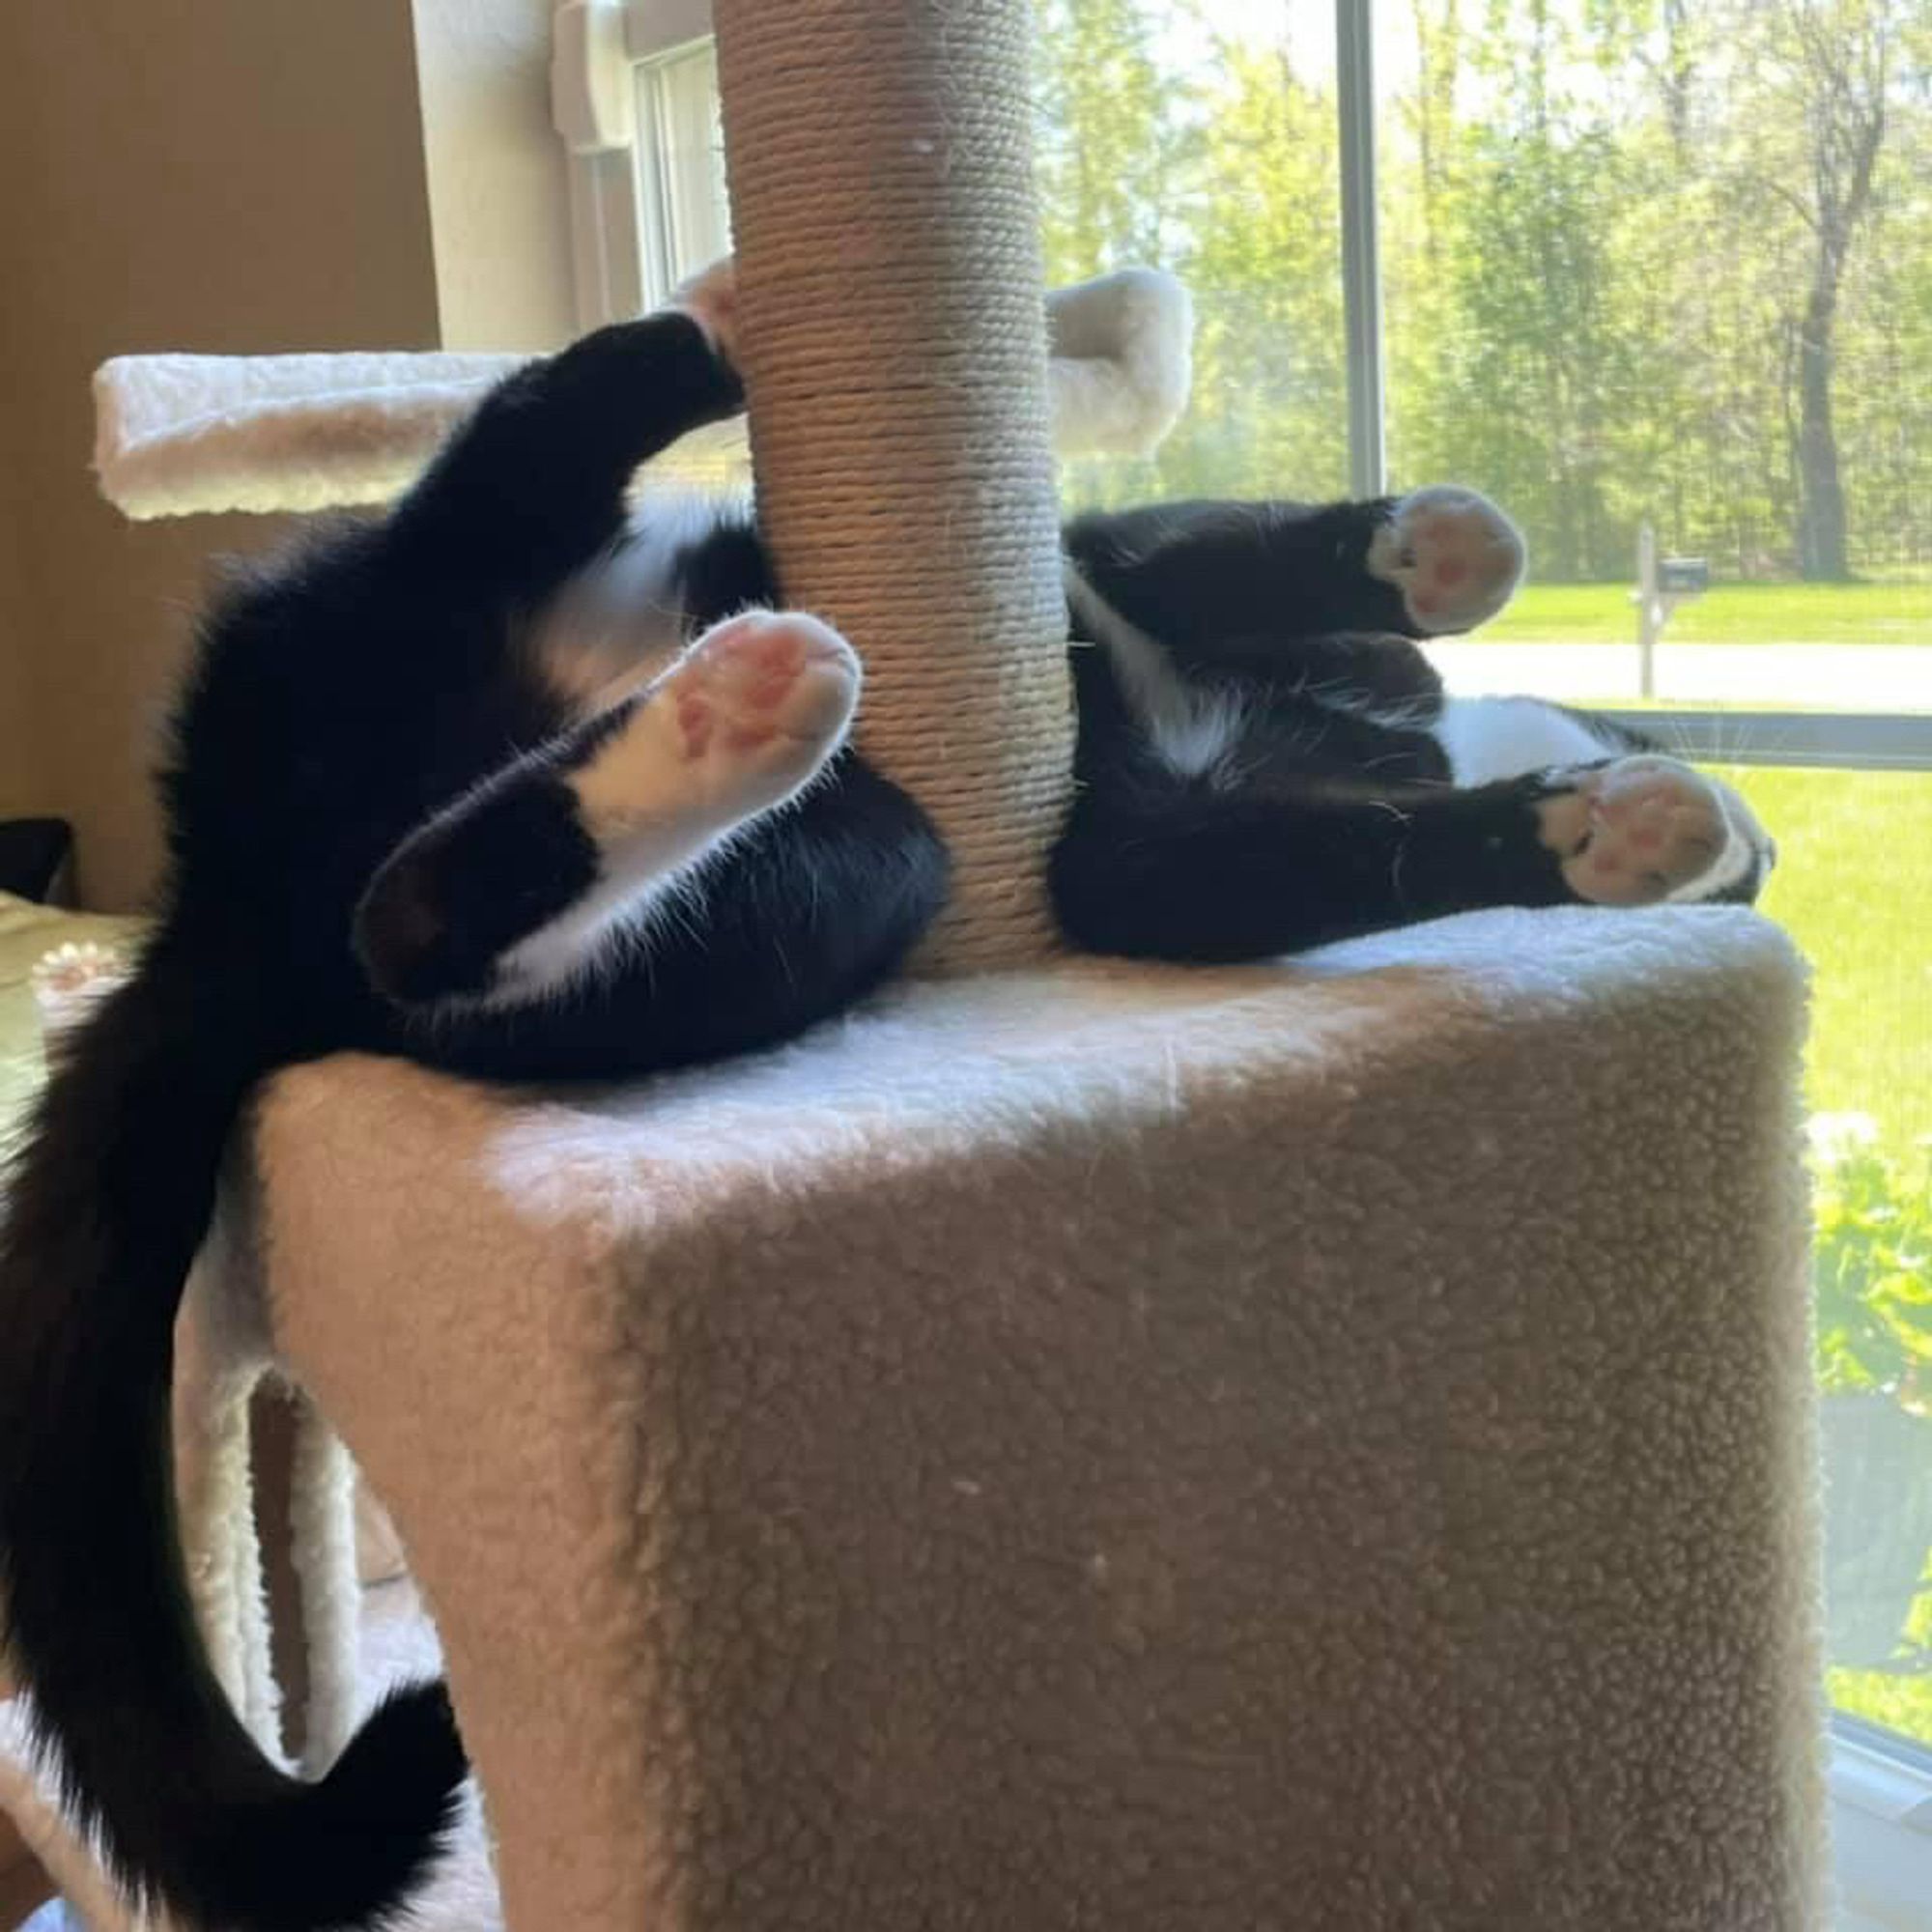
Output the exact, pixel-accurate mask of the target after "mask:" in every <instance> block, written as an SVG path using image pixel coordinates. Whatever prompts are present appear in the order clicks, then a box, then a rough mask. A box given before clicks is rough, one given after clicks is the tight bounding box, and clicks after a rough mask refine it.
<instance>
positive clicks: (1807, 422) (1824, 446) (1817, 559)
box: [1797, 256, 1851, 583]
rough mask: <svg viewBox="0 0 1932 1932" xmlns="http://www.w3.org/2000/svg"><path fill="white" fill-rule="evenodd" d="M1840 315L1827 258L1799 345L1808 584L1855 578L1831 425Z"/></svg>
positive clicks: (1803, 561)
mask: <svg viewBox="0 0 1932 1932" xmlns="http://www.w3.org/2000/svg"><path fill="white" fill-rule="evenodd" d="M1837 309H1838V291H1837V274H1836V271H1835V267H1834V265H1833V261H1832V260H1831V259H1830V258H1829V256H1828V258H1827V259H1826V260H1825V261H1822V262H1820V264H1819V265H1818V276H1817V279H1816V280H1815V281H1814V282H1813V283H1812V286H1811V295H1810V298H1809V299H1808V300H1807V301H1806V302H1805V304H1804V328H1803V330H1802V332H1801V334H1800V337H1799V343H1798V401H1799V415H1798V528H1797V538H1798V574H1799V576H1800V577H1802V578H1803V579H1804V581H1805V582H1807V583H1836V582H1844V580H1845V579H1847V578H1848V577H1850V575H1851V563H1850V558H1849V555H1848V554H1847V550H1846V542H1845V490H1844V484H1843V483H1842V481H1841V480H1840V478H1839V475H1838V434H1837V429H1836V427H1835V425H1834V424H1833V420H1832V365H1833V355H1834V344H1833V324H1834V323H1835V322H1836V320H1837Z"/></svg>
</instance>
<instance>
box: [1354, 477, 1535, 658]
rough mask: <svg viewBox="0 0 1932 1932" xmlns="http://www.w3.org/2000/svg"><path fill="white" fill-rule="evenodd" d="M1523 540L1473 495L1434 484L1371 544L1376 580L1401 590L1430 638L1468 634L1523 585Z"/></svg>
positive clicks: (1405, 502)
mask: <svg viewBox="0 0 1932 1932" xmlns="http://www.w3.org/2000/svg"><path fill="white" fill-rule="evenodd" d="M1523 562H1524V552H1523V544H1522V538H1521V536H1520V535H1519V534H1518V531H1517V528H1516V526H1515V525H1514V524H1512V523H1511V522H1510V520H1509V519H1508V518H1507V517H1506V516H1504V515H1503V513H1502V512H1501V511H1500V510H1499V509H1497V508H1496V506H1495V505H1494V504H1493V503H1492V502H1491V501H1490V499H1489V498H1488V497H1484V496H1482V495H1480V494H1479V493H1478V492H1476V491H1474V490H1464V489H1461V488H1459V487H1457V486H1456V485H1453V484H1434V485H1431V486H1430V487H1429V488H1428V489H1424V490H1417V491H1414V492H1412V493H1411V494H1410V495H1408V496H1406V497H1404V498H1403V499H1402V500H1401V501H1400V502H1399V503H1398V504H1397V505H1396V506H1395V511H1394V514H1393V515H1392V516H1391V517H1390V518H1389V521H1388V522H1387V523H1386V524H1384V525H1383V526H1381V528H1380V529H1378V531H1377V532H1376V534H1375V536H1374V537H1373V538H1372V539H1371V541H1370V544H1369V554H1368V570H1369V574H1370V575H1371V576H1372V577H1378V578H1380V579H1381V580H1382V581H1383V582H1386V583H1390V584H1393V585H1394V586H1395V587H1396V588H1397V589H1398V590H1400V591H1401V592H1402V598H1403V605H1404V608H1405V610H1406V611H1407V613H1408V617H1409V621H1410V622H1411V623H1412V624H1414V626H1415V627H1416V629H1417V630H1418V631H1420V632H1422V633H1423V634H1424V635H1425V636H1439V635H1442V634H1443V633H1446V632H1452V631H1466V630H1469V629H1471V628H1472V627H1473V626H1475V625H1477V624H1480V623H1482V622H1484V620H1485V619H1487V618H1490V617H1493V616H1494V615H1495V614H1496V612H1497V611H1500V610H1501V609H1502V608H1503V606H1504V605H1505V604H1507V603H1508V602H1509V600H1510V597H1511V595H1512V593H1513V592H1514V591H1515V589H1516V586H1517V584H1518V582H1520V580H1521V577H1522V569H1523Z"/></svg>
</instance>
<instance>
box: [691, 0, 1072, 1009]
mask: <svg viewBox="0 0 1932 1932" xmlns="http://www.w3.org/2000/svg"><path fill="white" fill-rule="evenodd" d="M715 20H716V27H717V35H718V54H719V69H720V78H721V92H722V94H723V96H724V102H725V136H726V144H727V149H728V152H729V156H730V176H731V209H732V216H733V220H734V223H735V225H736V249H737V258H738V264H739V299H740V302H741V305H742V311H743V324H744V327H743V355H744V359H745V363H746V377H747V384H748V388H749V392H750V396H751V421H752V450H753V464H754V467H755V470H756V475H757V487H758V499H759V514H760V517H761V518H762V519H763V522H764V526H765V529H766V532H767V534H768V536H769V538H770V540H771V543H772V545H773V548H774V551H775V554H776V555H777V558H778V562H779V568H780V573H781V580H782V582H783V584H784V590H785V596H786V598H787V600H788V601H790V602H792V603H795V604H797V605H799V606H801V607H802V608H804V609H807V610H810V611H815V612H817V613H818V614H819V615H821V616H823V617H825V618H826V619H827V620H828V621H829V622H831V623H833V624H836V625H837V626H838V628H839V629H840V630H841V631H842V632H844V634H845V635H846V636H847V637H848V638H850V639H852V641H853V643H854V644H855V645H856V646H857V648H858V650H859V652H860V654H861V656H862V657H863V658H864V659H865V661H866V667H867V673H868V682H867V691H866V696H865V699H864V703H863V707H862V709H861V713H860V721H859V741H860V743H861V745H862V746H863V747H864V749H865V751H866V753H867V755H868V756H869V757H871V758H872V759H874V760H875V761H876V762H877V763H878V765H879V766H880V768H881V769H882V770H884V771H885V772H886V773H887V774H889V775H890V776H891V777H892V778H894V779H895V780H896V781H898V782H899V783H901V784H903V785H905V786H906V787H907V788H908V789H909V790H911V791H912V792H913V794H914V795H915V796H916V797H917V798H918V799H919V801H920V803H921V804H922V805H923V806H924V808H925V809H926V810H927V811H928V812H929V813H930V814H931V816H932V818H933V820H934V822H935V823H936V824H937V826H938V828H939V831H940V833H941V834H942V836H943V837H944V838H946V840H947V842H948V844H949V846H950V847H951V849H952V860H953V867H954V880H953V892H952V901H951V904H950V905H949V907H948V909H947V911H946V913H945V914H943V915H942V917H941V920H940V921H939V923H938V924H937V926H936V927H935V929H934V932H933V933H932V935H931V937H930V938H929V940H928V942H927V944H926V946H925V948H924V950H923V955H922V961H921V963H922V964H923V966H924V967H926V968H927V969H928V970H937V971H949V972H960V971H970V970H975V969H980V968H986V967H994V966H1000V965H1006V964H1010V963H1014V962H1017V961H1020V960H1024V959H1027V958H1030V957H1037V956H1038V955H1039V954H1041V953H1043V952H1046V951H1048V950H1049V949H1050V947H1051V944H1052V941H1051V930H1052V928H1051V923H1050V920H1049V918H1048V914H1047V908H1046V901H1045V893H1044V888H1043V884H1042V876H1043V867H1044V856H1045V850H1046V846H1047V844H1048V842H1049V841H1050V839H1051V838H1053V836H1054V834H1055V832H1056V831H1057V829H1058V827H1059V823H1060V818H1061V814H1062V812H1063V810H1064V809H1065V802H1066V797H1067V791H1068V787H1069V784H1070V768H1071V762H1072V716H1071V706H1070V702H1069V696H1068V691H1067V684H1066V671H1065V636H1066V632H1065V604H1064V601H1063V597H1062V592H1061V580H1060V557H1059V542H1058V526H1057V514H1056V506H1055V497H1054V484H1053V465H1052V457H1051V452H1050V449H1049V444H1048V424H1049V409H1048V399H1047V384H1046V345H1045V340H1044V334H1043V330H1042V327H1041V321H1040V285H1041V279H1042V270H1041V265H1040V256H1039V247H1038V241H1037V220H1036V213H1035V204H1034V195H1033V176H1032V153H1031V149H1032V130H1031V125H1030V117H1029V106H1028V101H1029V93H1028V66H1027V63H1028V53H1029V48H1030V45H1031V31H1032V13H1031V9H1030V8H1029V7H1028V6H1027V5H1026V4H1025V0H976V3H975V4H974V5H971V6H962V5H959V4H957V0H892V4H881V0H717V6H716V8H715Z"/></svg>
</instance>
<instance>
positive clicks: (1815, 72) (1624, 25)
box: [1037, 0, 1932, 582]
mask: <svg viewBox="0 0 1932 1932" xmlns="http://www.w3.org/2000/svg"><path fill="white" fill-rule="evenodd" d="M1037 7H1038V17H1039V27H1040V35H1039V46H1040V65H1039V89H1038V99H1039V130H1040V152H1041V189H1042V201H1043V213H1044V222H1045V236H1046V254H1047V263H1048V269H1049V272H1050V274H1051V275H1052V276H1053V277H1054V278H1055V279H1057V280H1066V279H1072V278H1076V277H1078V276H1082V275H1087V274H1092V273H1094V272H1097V271H1099V270H1106V269H1109V268H1115V267H1120V266H1122V265H1123V264H1125V263H1127V262H1130V261H1148V262H1156V263H1159V264H1162V265H1164V266H1167V267H1171V268H1173V269H1174V270H1177V271H1178V272H1179V274H1181V275H1182V276H1183V277H1184V278H1185V279H1186V280H1187V281H1188V282H1189V283H1190V285H1191V286H1192V287H1193V288H1194V290H1195V292H1196V295H1197V298H1198V301H1199V307H1200V312H1201V318H1202V329H1201V338H1200V354H1199V360H1198V366H1197V371H1196V382H1195V402H1194V407H1193V409H1192V411H1191V412H1190V413H1189V416H1188V418H1187V419H1186V420H1185V421H1184V422H1183V424H1182V425H1181V427H1180V428H1179V431H1178V432H1177V433H1176V435H1175V437H1174V438H1173V439H1172V440H1171V441H1170V443H1169V444H1168V446H1167V447H1166V448H1165V449H1164V450H1163V451H1162V452H1161V455H1160V457H1159V459H1158V461H1157V463H1155V464H1152V465H1127V466H1121V465H1116V466H1111V467H1108V466H1101V465H1086V466H1082V467H1081V468H1080V469H1078V470H1077V471H1076V473H1075V475H1074V477H1073V479H1072V483H1071V488H1072V493H1073V494H1074V495H1075V496H1076V497H1082V498H1085V499H1089V500H1093V499H1096V498H1099V499H1107V498H1112V499H1119V498H1121V497H1129V496H1137V495H1147V494H1151V493H1153V492H1156V491H1158V492H1160V493H1163V494H1172V495H1188V494H1218V495H1243V494H1270V495H1289V496H1293V495H1304V496H1313V495H1321V494H1326V493H1329V492H1332V491H1336V490H1339V489H1340V488H1341V487H1342V483H1343V479H1344V477H1345V474H1346V464H1345V457H1344V446H1343V445H1344V422H1345V382H1344V372H1343V360H1342V330H1341V314H1342V309H1341V276H1340V266H1339V246H1340V242H1339V210H1338V191H1337V178H1336V159H1335V155H1336V146H1335V144H1336V133H1335V101H1334V95H1333V82H1332V78H1331V76H1330V73H1329V71H1328V69H1327V66H1326V64H1325V63H1324V62H1323V61H1322V60H1321V59H1320V58H1318V57H1316V56H1315V55H1314V54H1313V53H1312V52H1311V50H1310V49H1309V48H1308V47H1307V46H1306V45H1305V44H1304V43H1298V42H1297V39H1296V35H1297V33H1301V34H1305V33H1306V31H1307V29H1308V25H1309V22H1310V21H1311V19H1312V18H1313V17H1314V10H1313V9H1311V8H1310V7H1309V6H1308V5H1307V4H1293V5H1291V4H1288V0H1280V4H1278V5H1275V6H1264V5H1262V4H1260V0H1253V4H1249V5H1242V6H1237V5H1235V4H1232V0H1037ZM1378 15H1379V18H1380V20H1381V22H1382V35H1383V42H1384V48H1383V54H1382V56H1381V59H1380V68H1381V71H1382V73H1383V75H1384V76H1385V78H1386V80H1387V82H1388V91H1387V93H1386V94H1385V98H1384V100H1383V105H1382V115H1381V123H1382V130H1383V132H1382V142H1381V148H1380V156H1379V160H1380V173H1381V181H1382V200H1381V208H1380V211H1379V214H1380V228H1381V241H1382V256H1383V270H1384V284H1385V292H1386V320H1387V330H1386V334H1387V351H1388V380H1389V436H1390V457H1391V463H1392V468H1393V471H1394V474H1395V477H1396V479H1397V481H1398V482H1399V483H1402V484H1410V483H1415V482H1420V481H1425V480H1430V479H1433V478H1447V477H1455V478H1460V479H1461V480H1463V481H1466V482H1469V483H1473V484H1475V485H1477V486H1478V487H1480V488H1483V489H1486V490H1488V491H1490V492H1491V493H1492V495H1494V496H1496V497H1499V498H1500V499H1501V500H1503V501H1504V502H1506V503H1507V504H1508V505H1509V506H1510V508H1511V510H1512V512H1513V513H1514V514H1515V515H1516V516H1517V517H1518V518H1519V519H1520V521H1521V522H1522V524H1523V525H1524V526H1525V529H1526V530H1527V533H1528V535H1529V539H1530V549H1531V555H1532V558H1533V560H1534V567H1535V569H1536V571H1537V574H1538V576H1539V577H1541V578H1542V579H1545V580H1555V581H1573V582H1574V581H1579V580H1596V581H1604V582H1629V581H1630V577H1631V572H1632V567H1633V550H1634V532H1635V529H1636V527H1637V526H1638V525H1639V524H1640V523H1642V522H1645V521H1649V522H1652V523H1654V524H1655V525H1656V526H1657V527H1658V530H1659V534H1660V536H1661V538H1662V542H1663V544H1664V546H1665V548H1666V549H1670V550H1677V551H1689V552H1694V553H1696V554H1704V555H1708V556H1710V557H1711V558H1712V559H1713V561H1714V563H1715V565H1716V566H1717V568H1718V570H1719V574H1720V575H1722V576H1725V577H1731V578H1738V579H1776V578H1779V577H1788V576H1790V575H1792V574H1793V573H1794V571H1795V569H1796V565H1797V559H1798V532H1799V530H1800V526H1801V525H1802V524H1803V523H1804V495H1805V488H1806V485H1805V481H1804V476H1805V466H1804V463H1803V462H1801V457H1800V448H1801V443H1802V441H1803V437H1802V435H1801V430H1802V427H1803V419H1804V412H1805V404H1804V396H1803V393H1802V392H1803V384H1802V382H1801V374H1802V364H1803V361H1804V357H1803V355H1802V354H1801V345H1802V343H1803V342H1804V340H1805V339H1807V330H1812V329H1815V327H1817V326H1818V316H1819V311H1817V310H1816V309H1815V307H1813V306H1807V304H1814V303H1815V300H1816V299H1817V298H1818V295H1819V291H1820V289H1821V287H1824V286H1825V285H1826V284H1829V286H1830V290H1831V301H1830V303H1829V304H1828V308H1829V318H1828V319H1829V327H1830V333H1831V374H1832V383H1831V411H1832V420H1833V436H1834V438H1835V444H1836V454H1837V458H1838V468H1839V471H1840V474H1841V477H1842V481H1843V488H1844V492H1845V497H1846V512H1847V517H1848V523H1849V530H1850V545H1851V562H1852V564H1853V566H1854V567H1855V568H1857V569H1859V570H1862V571H1866V572H1885V573H1887V574H1895V573H1896V572H1897V570H1898V569H1899V568H1900V567H1901V566H1915V565H1916V566H1922V565H1924V564H1926V563H1928V562H1932V88H1928V86H1927V84H1926V76H1927V72H1928V62H1932V14H1928V12H1927V9H1926V0H1694V4H1693V0H1379V6H1378ZM1398 39H1399V40H1400V42H1401V43H1402V45H1401V46H1400V47H1399V48H1398V47H1396V46H1395V45H1394V43H1395V42H1396V41H1397V40H1398ZM1874 103H1876V104H1877V105H1879V106H1881V107H1882V108H1883V113H1882V115H1881V116H1880V117H1879V121H1878V126H1879V128H1880V133H1881V139H1880V142H1879V146H1878V149H1877V154H1876V161H1875V167H1874V170H1873V173H1872V177H1871V180H1870V182H1869V184H1868V188H1869V191H1868V193H1867V194H1865V195H1864V196H1863V197H1862V199H1861V200H1859V202H1858V205H1857V207H1856V208H1855V209H1854V208H1852V207H1851V205H1850V203H1849V202H1848V200H1847V195H1848V193H1849V189H1850V187H1851V186H1852V185H1855V180H1854V177H1855V174H1856V170H1855V168H1853V159H1855V158H1856V156H1855V152H1854V151H1855V149H1856V142H1853V144H1852V148H1850V149H1848V147H1847V143H1848V142H1850V141H1852V137H1853V136H1854V135H1855V134H1856V133H1857V132H1858V129H1859V128H1860V127H1861V126H1864V125H1866V124H1868V123H1869V122H1870V120H1871V115H1870V113H1869V109H1870V108H1871V106H1872V105H1873V104H1874ZM1861 115H1862V117H1863V119H1862V120H1861V118H1860V117H1861ZM1848 117H1849V118H1848ZM1848 155H1851V156H1852V159H1848V158H1847V156H1848ZM1848 170H1850V172H1848ZM1828 257H1829V259H1827V258H1828ZM1821 278H1822V279H1821Z"/></svg>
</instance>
